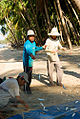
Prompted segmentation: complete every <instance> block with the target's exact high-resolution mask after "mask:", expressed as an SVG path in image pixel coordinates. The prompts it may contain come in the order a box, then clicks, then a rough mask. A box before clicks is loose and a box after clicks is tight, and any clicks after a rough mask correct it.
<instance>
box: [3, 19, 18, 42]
mask: <svg viewBox="0 0 80 119" xmlns="http://www.w3.org/2000/svg"><path fill="white" fill-rule="evenodd" d="M5 21H6V24H7V26H8V28H9V30H10V32H11V34H12V36H13V38H14V40H15V43H16V44H17V39H16V37H15V34H14V32H13V31H12V28H11V27H10V25H9V22H8V19H7V18H6V17H5Z"/></svg>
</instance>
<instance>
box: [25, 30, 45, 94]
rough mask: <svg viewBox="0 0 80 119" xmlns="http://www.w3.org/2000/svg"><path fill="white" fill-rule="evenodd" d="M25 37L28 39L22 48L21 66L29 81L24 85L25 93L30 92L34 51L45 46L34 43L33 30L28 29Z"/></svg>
mask: <svg viewBox="0 0 80 119" xmlns="http://www.w3.org/2000/svg"><path fill="white" fill-rule="evenodd" d="M27 38H28V40H27V41H26V42H25V44H24V48H23V67H24V72H26V73H27V74H28V81H29V82H28V83H27V84H26V86H25V87H24V90H27V93H28V94H31V90H30V84H31V79H32V66H33V60H34V59H35V52H36V51H39V50H42V49H43V48H45V46H43V47H38V46H36V43H35V41H34V39H35V33H34V31H33V30H28V32H27Z"/></svg>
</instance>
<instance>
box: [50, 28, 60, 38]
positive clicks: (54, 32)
mask: <svg viewBox="0 0 80 119" xmlns="http://www.w3.org/2000/svg"><path fill="white" fill-rule="evenodd" d="M48 35H49V36H60V33H59V32H58V30H57V27H53V28H52V30H51V32H50V33H48Z"/></svg>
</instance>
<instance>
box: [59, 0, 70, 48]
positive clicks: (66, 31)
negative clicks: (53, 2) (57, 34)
mask: <svg viewBox="0 0 80 119" xmlns="http://www.w3.org/2000/svg"><path fill="white" fill-rule="evenodd" d="M57 6H58V9H59V14H60V17H61V20H62V24H63V28H64V31H65V34H66V37H67V41H68V45H69V48H70V49H72V44H71V41H70V36H69V34H68V30H67V27H66V24H65V20H64V17H63V13H62V9H61V6H60V2H59V0H57Z"/></svg>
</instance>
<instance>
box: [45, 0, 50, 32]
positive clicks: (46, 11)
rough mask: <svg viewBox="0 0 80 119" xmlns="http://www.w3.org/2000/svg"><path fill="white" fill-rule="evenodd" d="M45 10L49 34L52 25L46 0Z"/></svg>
mask: <svg viewBox="0 0 80 119" xmlns="http://www.w3.org/2000/svg"><path fill="white" fill-rule="evenodd" d="M44 9H45V14H46V18H47V23H48V32H49V31H50V30H51V24H50V19H49V15H48V10H47V6H46V2H45V0H44Z"/></svg>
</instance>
